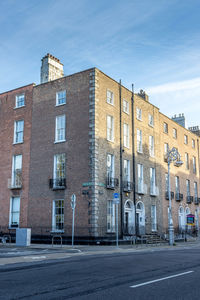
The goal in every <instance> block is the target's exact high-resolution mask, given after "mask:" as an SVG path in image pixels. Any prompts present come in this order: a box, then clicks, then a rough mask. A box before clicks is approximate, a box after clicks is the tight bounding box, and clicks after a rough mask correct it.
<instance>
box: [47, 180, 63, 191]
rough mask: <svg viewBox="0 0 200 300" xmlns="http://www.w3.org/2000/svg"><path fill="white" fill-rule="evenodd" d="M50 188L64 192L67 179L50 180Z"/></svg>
mask: <svg viewBox="0 0 200 300" xmlns="http://www.w3.org/2000/svg"><path fill="white" fill-rule="evenodd" d="M49 187H50V189H53V190H64V189H65V188H66V178H56V179H49Z"/></svg>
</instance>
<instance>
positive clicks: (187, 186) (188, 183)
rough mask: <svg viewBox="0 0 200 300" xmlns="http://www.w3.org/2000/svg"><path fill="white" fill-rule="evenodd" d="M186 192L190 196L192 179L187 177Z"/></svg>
mask: <svg viewBox="0 0 200 300" xmlns="http://www.w3.org/2000/svg"><path fill="white" fill-rule="evenodd" d="M186 193H187V196H190V180H189V179H186Z"/></svg>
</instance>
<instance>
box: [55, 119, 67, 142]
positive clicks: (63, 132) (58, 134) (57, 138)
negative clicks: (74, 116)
mask: <svg viewBox="0 0 200 300" xmlns="http://www.w3.org/2000/svg"><path fill="white" fill-rule="evenodd" d="M61 118H63V121H60V122H61V123H62V122H63V123H64V126H63V127H60V128H58V123H59V120H60V119H61ZM59 131H62V139H61V138H60V137H59V136H61V134H60V132H59ZM65 135H66V116H65V115H59V116H56V120H55V143H62V142H65V141H66V137H65Z"/></svg>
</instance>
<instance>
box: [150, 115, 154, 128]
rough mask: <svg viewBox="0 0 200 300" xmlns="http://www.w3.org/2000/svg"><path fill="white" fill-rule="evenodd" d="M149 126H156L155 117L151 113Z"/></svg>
mask: <svg viewBox="0 0 200 300" xmlns="http://www.w3.org/2000/svg"><path fill="white" fill-rule="evenodd" d="M149 126H151V127H154V117H153V115H152V114H149Z"/></svg>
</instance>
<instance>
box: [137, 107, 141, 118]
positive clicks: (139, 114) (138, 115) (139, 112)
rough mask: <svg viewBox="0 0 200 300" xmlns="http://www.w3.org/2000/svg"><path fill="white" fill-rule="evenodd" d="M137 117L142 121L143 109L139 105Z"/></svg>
mask: <svg viewBox="0 0 200 300" xmlns="http://www.w3.org/2000/svg"><path fill="white" fill-rule="evenodd" d="M136 118H137V119H138V120H139V121H142V109H141V108H139V107H136Z"/></svg>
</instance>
